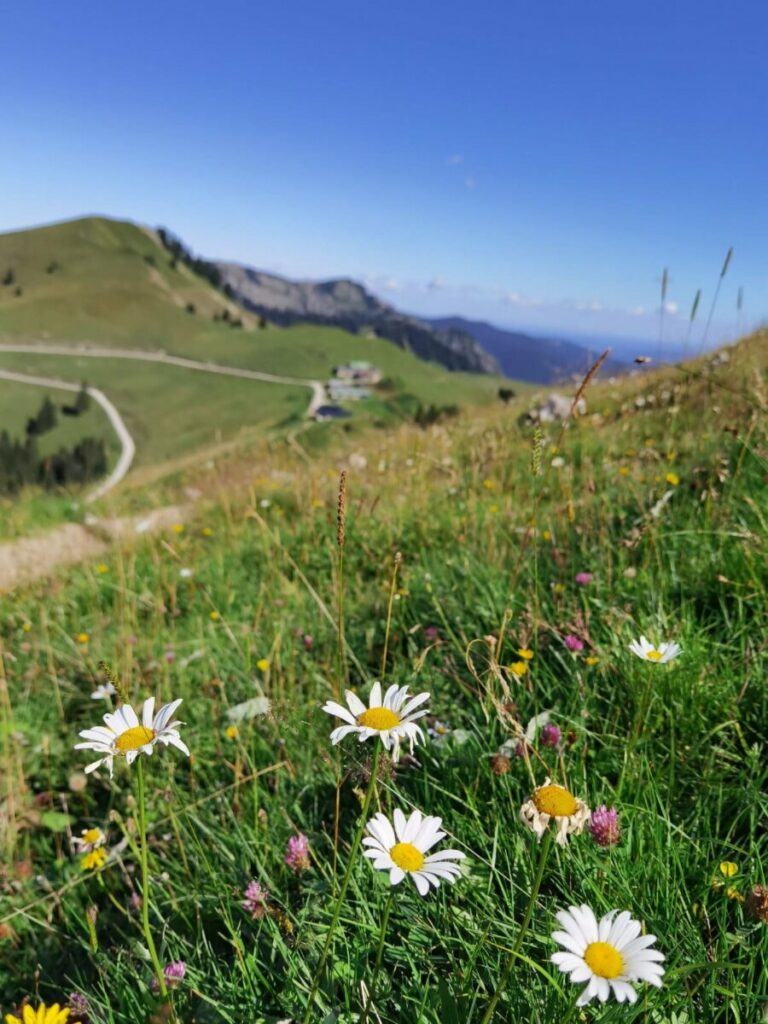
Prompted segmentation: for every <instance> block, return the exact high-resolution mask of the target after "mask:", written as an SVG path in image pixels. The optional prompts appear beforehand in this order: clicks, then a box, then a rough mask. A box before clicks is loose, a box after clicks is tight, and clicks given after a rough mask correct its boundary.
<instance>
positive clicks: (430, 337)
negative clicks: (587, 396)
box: [215, 261, 626, 384]
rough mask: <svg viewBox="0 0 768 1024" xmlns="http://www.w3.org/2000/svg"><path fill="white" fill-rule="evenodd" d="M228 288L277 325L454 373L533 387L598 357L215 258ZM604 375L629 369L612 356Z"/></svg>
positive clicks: (346, 285)
mask: <svg viewBox="0 0 768 1024" xmlns="http://www.w3.org/2000/svg"><path fill="white" fill-rule="evenodd" d="M215 266H216V268H217V270H218V271H219V273H220V275H221V280H222V283H223V285H224V286H225V287H226V288H227V289H228V290H230V289H231V292H230V294H232V295H233V297H234V298H235V299H236V300H237V301H238V302H239V303H240V304H241V305H242V306H244V307H245V308H246V309H248V310H250V311H251V312H252V313H255V314H257V315H258V316H263V317H265V318H266V319H267V320H270V321H272V322H273V323H276V324H281V325H289V324H293V323H297V322H300V321H301V322H305V323H307V322H308V323H315V324H327V325H332V326H334V327H341V328H343V329H344V330H347V331H352V332H353V333H358V334H366V333H369V332H370V333H371V334H374V335H375V336H376V337H379V338H386V339H387V340H388V341H391V342H394V344H395V345H399V346H400V347H401V348H404V349H407V350H409V351H411V352H413V354H414V355H417V356H419V357H420V358H421V359H427V360H430V361H431V362H436V363H440V364H441V365H442V366H445V367H447V368H448V369H449V370H465V371H468V372H470V373H500V374H503V375H504V376H507V377H514V378H516V379H517V380H524V381H529V382H531V383H534V384H554V383H556V382H557V381H560V380H564V379H567V378H569V377H571V376H573V375H583V374H585V373H586V372H587V370H588V369H589V367H590V366H591V365H592V364H593V363H594V361H595V359H596V358H597V356H598V355H599V354H600V353H599V352H597V351H596V350H592V351H590V350H588V349H587V348H585V347H583V346H581V345H577V344H575V343H574V342H571V341H561V340H557V339H552V338H538V337H533V336H531V335H528V334H522V333H520V332H517V331H508V330H503V329H502V328H499V327H494V326H493V324H489V323H485V322H483V321H480V320H466V319H464V318H463V317H459V316H449V317H437V318H430V319H427V318H421V317H416V316H412V315H410V314H408V313H402V312H400V311H399V310H397V309H395V307H394V306H390V305H389V304H388V303H386V302H382V301H381V299H378V298H377V297H376V296H375V295H372V294H371V292H369V291H367V290H366V289H365V288H364V287H363V286H362V285H361V284H358V283H357V282H356V281H351V280H349V279H347V278H339V279H334V280H330V281H291V280H289V279H288V278H285V277H278V276H277V275H275V274H267V273H264V272H263V271H260V270H255V269H253V268H252V267H245V266H242V265H240V264H239V263H228V262H222V261H217V262H216V264H215ZM604 367H605V368H604V372H608V373H610V372H613V373H617V372H619V371H621V370H622V369H626V366H625V364H623V363H620V362H618V361H617V360H613V359H609V360H608V361H607V362H606V363H605V364H604Z"/></svg>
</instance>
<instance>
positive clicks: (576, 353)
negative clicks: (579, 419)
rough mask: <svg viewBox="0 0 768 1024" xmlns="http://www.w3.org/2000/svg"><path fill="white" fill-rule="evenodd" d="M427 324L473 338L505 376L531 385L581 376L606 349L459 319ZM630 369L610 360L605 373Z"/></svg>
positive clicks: (436, 320)
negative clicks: (590, 347)
mask: <svg viewBox="0 0 768 1024" xmlns="http://www.w3.org/2000/svg"><path fill="white" fill-rule="evenodd" d="M428 322H429V323H430V324H432V325H433V326H434V327H436V328H437V329H438V330H441V331H446V330H455V331H461V332H462V333H466V334H469V335H471V336H472V337H473V338H474V339H475V340H476V341H477V342H478V344H480V345H482V347H483V348H484V349H485V351H486V352H488V353H489V355H491V356H493V358H494V359H495V360H496V362H497V363H498V364H499V366H500V368H501V372H502V373H503V374H504V375H505V376H506V377H513V378H515V379H517V380H525V381H528V382H529V383H531V384H556V383H558V381H562V380H566V379H568V378H569V377H572V376H574V375H575V376H579V377H582V376H583V375H584V374H585V373H586V372H587V370H588V369H589V368H590V366H592V365H593V364H594V362H595V360H596V359H597V358H598V356H599V355H600V354H601V352H602V351H604V347H600V348H598V347H595V348H593V349H588V348H585V347H584V346H582V345H577V344H575V343H574V342H572V341H562V340H559V339H555V338H540V337H537V336H534V335H531V334H523V333H521V332H519V331H511V330H505V329H504V328H501V327H495V326H494V325H493V324H489V323H486V322H485V321H483V320H465V319H464V318H463V317H460V316H447V317H437V318H431V319H430V320H429V321H428ZM605 347H608V346H605ZM627 369H628V366H627V364H626V363H623V362H621V361H620V360H617V359H614V358H612V357H609V358H608V359H607V360H606V361H605V363H604V364H603V370H602V373H603V375H604V376H605V375H607V374H610V373H621V372H622V371H625V370H627Z"/></svg>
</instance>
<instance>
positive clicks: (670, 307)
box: [664, 302, 680, 316]
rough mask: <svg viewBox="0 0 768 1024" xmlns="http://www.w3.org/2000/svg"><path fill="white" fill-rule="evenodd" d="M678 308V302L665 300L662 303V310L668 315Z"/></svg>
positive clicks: (672, 314) (673, 313)
mask: <svg viewBox="0 0 768 1024" xmlns="http://www.w3.org/2000/svg"><path fill="white" fill-rule="evenodd" d="M679 309H680V307H679V306H678V304H677V303H676V302H665V303H664V312H665V313H669V314H670V316H674V315H675V313H677V311H678V310H679Z"/></svg>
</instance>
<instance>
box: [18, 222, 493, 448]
mask: <svg viewBox="0 0 768 1024" xmlns="http://www.w3.org/2000/svg"><path fill="white" fill-rule="evenodd" d="M3 279H5V280H7V281H8V283H6V284H0V341H14V340H19V341H30V340H32V341H34V340H51V341H59V342H69V343H76V344H82V343H85V344H94V345H100V346H104V345H106V346H113V347H127V348H143V349H149V350H152V351H156V350H163V351H165V352H167V353H169V354H173V355H180V356H186V357H189V358H194V359H198V360H201V361H206V360H210V361H215V362H218V363H223V364H227V365H230V366H237V367H242V368H245V369H254V370H259V371H265V372H269V373H274V374H278V375H286V376H293V377H302V378H319V379H321V380H324V379H326V378H327V377H328V376H329V374H330V371H331V368H332V367H333V366H334V365H336V364H337V363H343V362H347V361H349V360H351V359H370V360H371V361H373V362H375V363H376V364H377V365H379V366H380V368H381V369H382V371H383V373H384V375H385V376H386V377H387V378H388V379H389V382H390V384H391V387H390V388H389V389H388V390H387V391H385V392H382V393H381V394H380V395H377V396H376V397H375V399H372V400H371V401H370V402H369V403H360V404H359V405H358V406H357V407H356V415H357V417H358V418H361V419H372V418H378V419H384V420H387V419H390V420H391V419H397V418H399V417H402V416H407V415H410V413H411V411H412V410H413V408H414V407H415V406H416V405H417V404H418V403H419V402H421V403H425V404H429V403H435V404H450V403H457V404H461V403H464V402H468V403H470V404H471V403H477V402H482V401H486V400H488V399H489V398H491V397H492V396H493V394H494V393H495V390H496V388H497V387H498V383H499V382H498V381H497V380H496V379H494V378H491V377H480V376H474V375H469V374H456V373H450V372H449V371H447V370H445V369H444V368H442V367H440V366H437V365H435V364H428V363H425V362H423V361H421V360H419V359H417V358H416V357H414V356H413V355H411V354H410V353H408V352H405V351H403V350H402V349H400V348H398V347H397V346H395V345H393V344H391V343H389V342H387V341H384V340H381V339H368V338H362V337H359V336H356V335H353V334H350V333H348V332H345V331H343V330H339V329H338V328H332V327H321V326H312V325H306V324H297V325H295V326H293V327H290V328H286V329H282V328H277V327H274V326H270V327H269V328H268V329H266V330H260V329H258V328H257V321H256V318H255V317H253V316H251V315H250V314H248V313H247V312H245V311H244V310H243V309H242V308H241V307H239V306H237V305H236V304H235V303H233V302H231V301H230V300H229V299H227V297H226V296H225V295H224V294H223V293H222V292H220V291H218V290H216V289H214V288H212V287H211V286H210V285H209V284H208V282H206V281H204V280H201V279H200V278H198V277H196V276H195V275H194V274H192V273H191V271H190V270H189V269H188V268H187V267H186V266H184V264H183V263H180V262H179V263H177V264H176V265H175V266H173V265H172V261H171V259H170V256H169V254H168V252H166V250H165V249H164V248H163V247H162V245H161V244H160V242H159V239H158V237H157V235H156V233H155V232H153V231H151V230H149V229H146V228H143V227H141V226H139V225H136V224H133V223H130V222H125V221H114V220H109V219H107V218H103V217H88V218H83V219H80V220H75V221H68V222H65V223H62V224H55V225H51V226H49V227H43V228H35V229H33V230H30V231H22V232H13V233H10V234H5V235H0V282H2V281H3ZM191 308H193V310H194V311H193V312H190V311H188V309H191ZM224 310H227V311H228V313H229V315H230V322H231V320H233V319H241V320H242V324H243V326H242V328H239V329H235V328H233V327H231V326H229V324H228V323H227V322H225V321H219V322H214V320H213V317H214V316H215V315H220V314H221V313H222V311H224ZM2 366H5V367H7V368H9V369H17V370H23V371H26V372H30V373H34V372H39V373H43V374H48V375H52V376H59V377H62V378H64V379H68V380H76V381H77V380H80V379H81V378H82V377H83V376H86V377H88V379H92V380H93V381H94V382H98V383H99V385H100V386H103V387H104V388H105V390H106V391H107V392H109V391H110V388H111V389H112V391H113V392H116V394H117V398H118V399H119V401H120V402H121V405H120V408H121V412H122V413H123V414H124V415H125V418H126V420H127V422H129V424H132V425H133V427H134V428H135V429H136V430H137V432H138V433H139V435H140V436H141V438H142V439H143V440H144V441H145V442H146V440H147V439H149V440H150V442H151V443H150V444H149V446H148V445H147V444H146V443H144V444H143V445H140V446H139V458H140V459H142V460H151V459H153V458H166V457H168V455H169V453H170V449H169V447H168V446H169V445H172V444H174V443H175V444H176V445H177V447H178V450H179V451H180V452H183V451H188V450H190V448H191V447H195V446H197V447H204V446H205V445H206V444H208V443H213V442H215V441H217V440H220V439H221V438H222V437H223V438H227V437H231V436H233V434H234V433H235V432H236V431H237V430H238V429H239V428H240V427H258V428H259V429H262V428H264V427H267V426H271V427H274V426H279V425H280V424H281V423H283V422H285V421H289V422H290V421H295V422H297V421H298V419H299V418H300V415H301V410H302V408H303V407H305V406H306V402H307V397H308V396H307V392H306V390H305V389H298V388H291V387H290V386H288V385H285V386H283V385H274V384H269V385H268V384H258V383H256V382H248V383H247V386H246V382H242V381H231V380H229V379H224V378H215V377H211V378H200V379H198V380H195V379H194V378H193V376H192V374H191V371H184V370H178V369H173V368H170V367H156V366H143V365H142V364H132V365H129V364H126V363H119V362H114V363H110V362H109V361H107V360H104V361H103V362H100V361H97V360H86V359H84V358H83V359H75V360H69V359H66V358H65V357H59V356H45V355H42V354H40V355H31V354H25V355H11V354H7V353H0V367H2ZM187 384H189V386H187ZM180 407H181V408H180ZM180 413H181V415H179V414H180ZM0 425H2V424H1V423H0ZM163 443H165V448H163ZM161 449H162V450H161Z"/></svg>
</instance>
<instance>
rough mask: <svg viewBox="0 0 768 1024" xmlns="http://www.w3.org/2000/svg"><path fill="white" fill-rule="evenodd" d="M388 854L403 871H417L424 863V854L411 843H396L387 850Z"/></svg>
mask: <svg viewBox="0 0 768 1024" xmlns="http://www.w3.org/2000/svg"><path fill="white" fill-rule="evenodd" d="M389 856H390V857H391V858H392V860H393V861H394V862H395V864H397V866H398V867H399V868H401V869H402V870H403V871H418V870H419V869H420V868H421V867H423V865H424V854H423V853H422V852H421V850H417V849H416V847H415V846H414V845H413V843H398V844H397V845H396V846H393V847H392V849H391V850H390V851H389Z"/></svg>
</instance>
